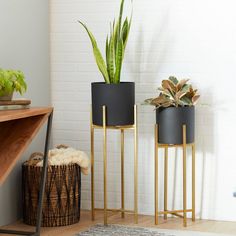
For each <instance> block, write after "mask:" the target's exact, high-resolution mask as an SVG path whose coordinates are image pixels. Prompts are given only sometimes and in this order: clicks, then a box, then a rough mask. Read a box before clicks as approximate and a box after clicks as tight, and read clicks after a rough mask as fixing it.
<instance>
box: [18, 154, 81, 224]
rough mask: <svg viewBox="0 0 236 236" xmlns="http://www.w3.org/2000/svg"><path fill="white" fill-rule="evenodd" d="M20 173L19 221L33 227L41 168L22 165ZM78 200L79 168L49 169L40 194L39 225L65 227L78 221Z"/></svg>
mask: <svg viewBox="0 0 236 236" xmlns="http://www.w3.org/2000/svg"><path fill="white" fill-rule="evenodd" d="M34 155H35V154H33V156H34ZM37 155H38V153H37ZM22 172H23V173H22V186H23V191H22V194H23V221H24V223H26V224H29V225H35V224H36V219H37V206H38V196H39V189H40V178H41V173H42V167H37V166H31V165H27V164H26V163H24V164H23V166H22ZM80 198H81V170H80V167H79V166H78V165H77V164H72V165H67V166H49V167H48V174H47V180H46V186H45V192H44V201H43V217H42V226H44V227H55V226H65V225H71V224H74V223H77V222H79V219H80Z"/></svg>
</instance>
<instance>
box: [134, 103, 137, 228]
mask: <svg viewBox="0 0 236 236" xmlns="http://www.w3.org/2000/svg"><path fill="white" fill-rule="evenodd" d="M134 126H135V127H134V212H135V213H134V218H135V223H136V224H137V223H138V123H137V105H134Z"/></svg>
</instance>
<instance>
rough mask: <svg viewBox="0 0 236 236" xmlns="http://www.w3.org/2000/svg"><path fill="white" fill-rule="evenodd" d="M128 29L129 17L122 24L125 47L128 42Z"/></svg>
mask: <svg viewBox="0 0 236 236" xmlns="http://www.w3.org/2000/svg"><path fill="white" fill-rule="evenodd" d="M128 30H129V22H128V18H127V17H126V19H125V21H124V23H123V26H122V30H121V37H122V40H123V44H124V48H125V46H126V43H127V38H128Z"/></svg>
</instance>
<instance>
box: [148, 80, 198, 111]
mask: <svg viewBox="0 0 236 236" xmlns="http://www.w3.org/2000/svg"><path fill="white" fill-rule="evenodd" d="M188 81H189V79H182V80H180V81H179V80H178V79H177V78H176V77H174V76H170V77H169V79H168V80H163V81H162V86H161V87H159V88H158V90H159V91H160V93H159V95H158V97H155V98H149V99H146V100H145V104H150V105H153V106H155V107H156V108H160V107H184V106H194V105H195V104H196V103H197V101H198V99H199V97H200V95H198V94H197V89H193V87H192V85H191V84H188Z"/></svg>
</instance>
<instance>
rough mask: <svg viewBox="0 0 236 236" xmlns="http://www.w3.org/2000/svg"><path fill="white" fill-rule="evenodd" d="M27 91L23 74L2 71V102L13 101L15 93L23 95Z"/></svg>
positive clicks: (0, 92)
mask: <svg viewBox="0 0 236 236" xmlns="http://www.w3.org/2000/svg"><path fill="white" fill-rule="evenodd" d="M26 89H27V85H26V82H25V76H24V74H23V72H21V71H19V70H3V69H0V101H11V100H12V96H13V93H14V92H15V91H16V92H19V93H20V94H21V95H22V94H23V93H24V92H25V91H26Z"/></svg>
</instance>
